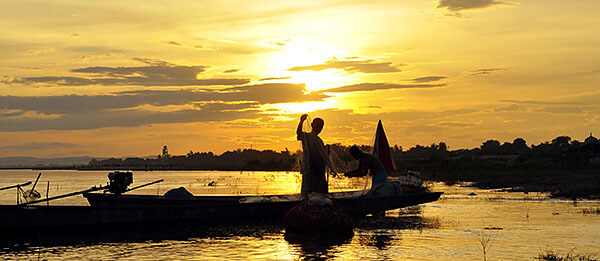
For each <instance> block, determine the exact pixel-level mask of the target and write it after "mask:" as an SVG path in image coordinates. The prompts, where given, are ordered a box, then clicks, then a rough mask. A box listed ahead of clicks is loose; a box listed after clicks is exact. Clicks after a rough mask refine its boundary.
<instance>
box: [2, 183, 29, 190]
mask: <svg viewBox="0 0 600 261" xmlns="http://www.w3.org/2000/svg"><path fill="white" fill-rule="evenodd" d="M30 184H31V181H27V182H25V183H23V184H17V185H12V186H8V187H3V188H0V190H7V189H11V188H17V187H24V186H29V185H30Z"/></svg>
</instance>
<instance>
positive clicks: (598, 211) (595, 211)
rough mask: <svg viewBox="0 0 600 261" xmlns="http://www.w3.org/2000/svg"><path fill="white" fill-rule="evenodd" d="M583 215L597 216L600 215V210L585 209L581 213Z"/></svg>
mask: <svg viewBox="0 0 600 261" xmlns="http://www.w3.org/2000/svg"><path fill="white" fill-rule="evenodd" d="M581 212H582V213H583V214H596V215H600V208H598V207H596V208H585V209H583V210H582V211H581Z"/></svg>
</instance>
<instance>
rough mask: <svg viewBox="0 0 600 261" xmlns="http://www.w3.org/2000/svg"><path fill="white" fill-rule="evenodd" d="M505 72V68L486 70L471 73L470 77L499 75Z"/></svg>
mask: <svg viewBox="0 0 600 261" xmlns="http://www.w3.org/2000/svg"><path fill="white" fill-rule="evenodd" d="M504 70H505V69H503V68H486V69H479V70H475V71H470V72H469V74H470V75H490V74H495V73H498V72H500V71H504Z"/></svg>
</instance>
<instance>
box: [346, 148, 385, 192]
mask: <svg viewBox="0 0 600 261" xmlns="http://www.w3.org/2000/svg"><path fill="white" fill-rule="evenodd" d="M350 155H352V157H353V158H355V159H357V160H358V162H359V163H358V168H357V169H356V170H353V171H350V172H346V173H344V175H345V176H346V177H362V176H365V175H367V173H369V171H370V172H371V176H373V179H372V183H371V187H374V186H375V185H377V184H381V183H384V182H385V181H386V180H387V172H386V171H385V168H384V167H383V164H381V161H380V160H379V159H378V158H377V157H375V156H373V155H371V154H369V153H364V152H362V151H361V150H360V149H358V147H357V146H356V145H354V146H352V147H350Z"/></svg>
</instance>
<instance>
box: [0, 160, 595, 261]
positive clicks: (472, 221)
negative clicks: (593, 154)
mask: <svg viewBox="0 0 600 261" xmlns="http://www.w3.org/2000/svg"><path fill="white" fill-rule="evenodd" d="M37 173H38V171H33V170H0V187H3V186H8V185H13V184H17V183H22V182H25V181H28V180H32V181H33V180H34V179H35V177H36V175H37ZM106 176H107V172H106V171H64V170H60V171H43V175H42V178H41V179H40V183H39V184H38V187H37V190H38V191H39V192H41V194H42V195H43V196H45V193H46V188H47V184H48V183H47V181H50V186H49V193H50V196H53V195H59V194H64V193H68V192H72V191H77V190H83V189H87V188H89V187H91V186H93V185H101V184H105V183H106V182H107V180H108V179H107V177H106ZM160 178H163V179H165V182H164V183H161V184H160V185H154V186H150V187H146V188H143V189H139V190H136V191H132V192H130V193H136V194H164V193H165V192H166V191H167V190H169V189H172V188H177V187H185V188H186V189H188V190H189V191H190V192H192V193H193V194H195V195H206V194H221V195H231V194H236V195H240V194H242V195H256V194H287V193H297V192H299V188H300V176H299V175H298V174H297V173H285V172H228V171H154V172H135V174H134V185H140V184H143V183H146V182H150V181H154V180H157V179H160ZM210 182H214V184H215V186H208V185H207V184H209V183H210ZM330 185H331V190H333V191H343V190H354V189H363V188H364V187H365V180H363V179H333V180H331V181H330ZM29 188H30V187H29ZM432 189H433V190H435V191H443V192H445V194H444V195H443V196H442V198H441V199H440V200H439V201H437V202H433V203H428V204H424V205H422V206H420V207H412V208H407V209H401V210H394V211H388V212H387V213H386V216H385V217H378V218H373V217H369V218H367V219H365V220H362V221H360V222H359V224H358V226H357V228H356V229H355V233H354V236H353V237H352V238H349V239H347V240H346V241H343V242H327V243H323V242H313V243H309V244H306V243H303V244H297V243H290V241H288V240H286V238H285V236H284V229H283V227H281V225H277V224H274V225H245V226H236V227H211V228H203V229H201V230H200V231H186V232H185V233H184V232H182V233H172V232H173V231H169V232H171V233H167V234H161V233H160V232H156V233H155V232H152V233H150V235H149V236H145V235H143V233H142V235H140V234H136V235H135V236H134V237H133V238H129V237H127V238H119V237H116V238H117V239H115V237H111V236H110V235H108V236H106V235H103V236H98V237H95V236H91V238H87V239H81V241H77V243H73V242H69V243H64V244H62V243H60V242H53V244H48V243H47V242H46V243H41V244H32V245H29V246H28V245H25V246H23V245H19V246H15V247H10V248H4V249H0V259H4V260H14V259H20V260H21V259H38V258H40V260H41V259H47V260H54V259H70V260H115V259H122V260H157V259H162V260H230V259H271V260H273V259H274V260H297V259H305V258H308V259H314V258H316V259H333V260H357V259H366V260H401V259H409V260H482V259H483V254H482V249H481V243H480V241H481V238H482V235H483V236H484V237H489V238H490V245H491V247H490V249H489V250H488V254H487V258H488V260H533V259H534V257H535V256H537V255H538V253H539V252H543V251H545V250H547V249H552V250H553V251H555V252H561V253H564V254H566V253H568V252H569V251H571V250H573V251H574V252H575V253H581V254H596V255H598V254H600V250H599V249H600V215H594V214H583V213H582V212H583V210H584V209H589V208H597V207H600V201H578V202H576V203H574V202H573V201H570V200H556V199H548V198H547V195H545V194H539V193H529V194H524V193H509V192H498V191H492V190H482V189H475V188H470V187H461V186H445V185H443V184H433V188H432ZM472 192H473V193H475V194H476V195H475V196H470V195H469V193H472ZM15 194H16V193H15V190H10V191H0V204H15V202H16V195H15ZM51 204H52V205H87V202H86V200H85V199H84V198H83V197H82V196H77V197H72V198H67V199H62V200H57V201H53V202H51ZM43 241H44V240H43V239H40V242H43ZM291 242H294V241H291ZM34 245H35V246H34ZM38 245H41V246H38Z"/></svg>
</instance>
